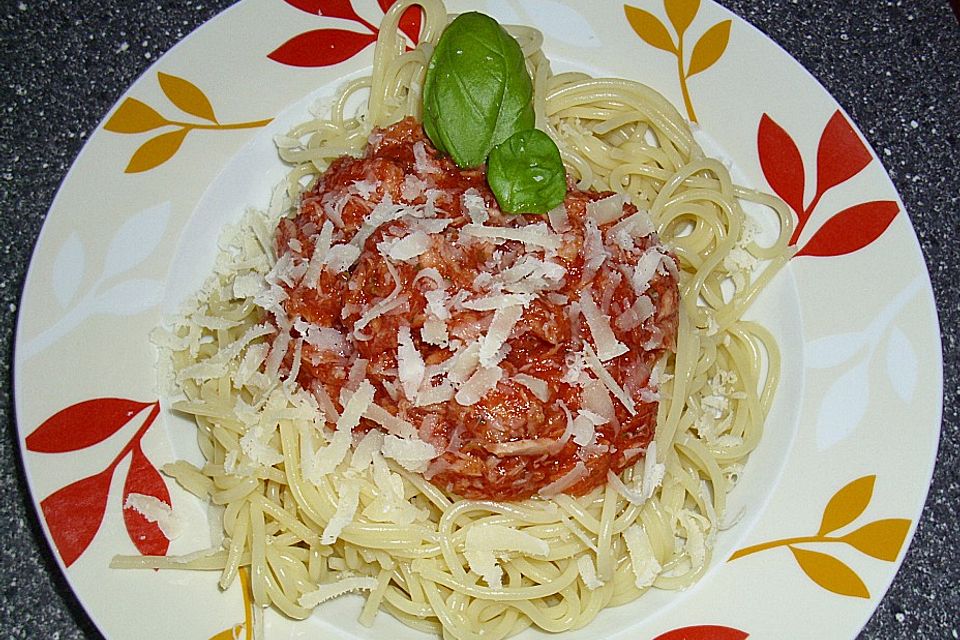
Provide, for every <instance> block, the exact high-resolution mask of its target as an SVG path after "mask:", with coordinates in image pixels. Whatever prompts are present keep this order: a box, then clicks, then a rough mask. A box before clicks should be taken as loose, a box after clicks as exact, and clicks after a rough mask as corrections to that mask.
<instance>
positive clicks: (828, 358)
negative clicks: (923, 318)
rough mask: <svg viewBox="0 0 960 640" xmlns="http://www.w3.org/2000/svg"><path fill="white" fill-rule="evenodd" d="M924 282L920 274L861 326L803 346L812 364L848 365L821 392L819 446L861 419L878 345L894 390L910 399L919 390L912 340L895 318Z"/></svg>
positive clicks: (833, 441) (843, 434) (836, 438)
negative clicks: (883, 352) (881, 350)
mask: <svg viewBox="0 0 960 640" xmlns="http://www.w3.org/2000/svg"><path fill="white" fill-rule="evenodd" d="M923 286H924V278H923V276H918V277H917V278H915V279H914V280H913V281H912V282H911V283H910V284H908V285H907V286H906V287H905V288H904V289H903V290H901V291H899V292H897V294H896V295H894V296H893V298H891V300H890V301H889V302H888V303H887V304H886V305H885V306H884V307H883V308H882V309H881V310H880V312H879V313H878V314H877V315H876V317H875V318H874V319H873V320H872V321H871V322H870V324H868V325H867V326H866V327H865V328H864V329H863V330H862V331H856V332H847V333H839V334H834V335H828V336H824V337H822V338H818V339H816V340H813V341H811V342H808V343H807V344H806V346H805V347H804V362H805V364H806V366H807V367H808V368H810V369H832V368H835V367H840V366H846V370H845V371H843V372H842V373H841V374H840V375H839V376H837V378H836V379H835V380H834V381H833V382H832V383H831V385H830V386H829V387H828V388H827V390H826V391H825V392H824V394H823V396H822V398H821V400H820V406H819V407H818V409H817V418H816V423H815V426H816V440H817V447H818V448H819V449H820V450H825V449H829V448H830V447H832V446H833V445H835V444H837V443H838V442H840V441H842V440H843V439H844V438H846V437H847V436H849V435H850V434H851V433H852V432H853V430H854V429H856V428H857V427H858V426H859V424H860V422H861V421H862V419H863V417H864V415H866V411H867V408H868V405H869V400H870V398H871V396H872V395H873V392H872V390H871V385H870V372H871V371H872V369H873V362H874V358H875V357H876V355H877V352H878V351H879V350H880V348H881V346H884V347H885V349H886V358H887V359H886V367H885V368H884V369H883V370H884V371H885V373H886V375H887V379H888V381H889V383H890V386H891V388H892V389H893V391H894V395H896V396H897V397H898V398H900V399H901V400H902V401H903V402H908V403H909V402H912V401H913V397H914V395H915V393H916V389H917V379H918V376H919V365H918V359H917V355H916V351H915V350H914V347H913V345H912V344H911V343H910V340H909V339H908V338H907V337H906V335H905V334H904V333H903V331H901V330H900V329H899V328H897V327H896V326H895V325H894V321H895V320H896V318H897V317H898V316H899V314H900V313H901V312H902V311H903V310H904V308H906V307H907V306H908V305H909V304H910V303H911V301H912V300H913V299H914V298H915V297H916V295H917V294H918V293H919V292H920V291H921V290H922V288H923Z"/></svg>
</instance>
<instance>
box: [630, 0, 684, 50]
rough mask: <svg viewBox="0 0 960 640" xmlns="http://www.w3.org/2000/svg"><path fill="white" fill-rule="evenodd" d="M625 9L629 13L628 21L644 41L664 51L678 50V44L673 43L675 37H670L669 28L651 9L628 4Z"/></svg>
mask: <svg viewBox="0 0 960 640" xmlns="http://www.w3.org/2000/svg"><path fill="white" fill-rule="evenodd" d="M623 9H624V12H625V13H626V15H627V22H629V23H630V26H631V27H633V30H634V31H636V32H637V35H638V36H640V37H641V38H642V39H643V41H644V42H646V43H647V44H649V45H650V46H651V47H656V48H657V49H662V50H663V51H669V52H670V53H676V52H677V48H676V45H674V44H673V38H671V37H670V34H669V33H668V32H667V28H666V27H665V26H663V23H662V22H660V20H658V19H657V17H656V16H655V15H653V14H652V13H650V12H649V11H644V10H643V9H637V8H636V7H631V6H627V5H624V7H623Z"/></svg>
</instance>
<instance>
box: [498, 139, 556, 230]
mask: <svg viewBox="0 0 960 640" xmlns="http://www.w3.org/2000/svg"><path fill="white" fill-rule="evenodd" d="M487 182H488V183H489V184H490V189H491V190H492V191H493V195H494V196H496V198H497V202H498V203H500V209H502V210H503V211H506V212H507V213H546V212H547V211H550V210H551V209H553V208H554V207H555V206H557V205H558V204H560V203H561V202H563V199H564V197H565V196H566V194H567V179H566V170H565V169H564V166H563V161H562V160H561V159H560V150H559V149H558V148H557V145H556V143H555V142H554V141H553V140H552V139H551V138H550V136H548V135H547V134H546V133H544V132H543V131H540V130H539V129H527V130H526V131H520V132H519V133H515V134H513V135H512V136H510V137H509V138H507V140H506V141H505V142H503V143H502V144H500V145H497V146H496V147H494V148H493V151H491V152H490V159H489V161H488V162H487Z"/></svg>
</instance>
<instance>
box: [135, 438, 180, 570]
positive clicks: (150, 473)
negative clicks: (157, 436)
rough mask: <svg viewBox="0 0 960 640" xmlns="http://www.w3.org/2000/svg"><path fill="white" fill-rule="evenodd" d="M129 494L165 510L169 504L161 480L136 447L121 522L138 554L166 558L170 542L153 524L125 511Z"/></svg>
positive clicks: (167, 495)
mask: <svg viewBox="0 0 960 640" xmlns="http://www.w3.org/2000/svg"><path fill="white" fill-rule="evenodd" d="M131 493H141V494H144V495H148V496H153V497H154V498H156V499H158V500H160V501H161V502H163V503H165V504H166V505H168V506H169V505H170V504H171V503H170V492H169V491H167V485H166V483H165V482H164V481H163V476H161V475H160V472H159V471H157V468H156V467H154V466H153V464H152V463H151V462H150V460H148V459H147V456H145V455H144V453H143V450H142V449H141V448H140V445H139V443H138V444H137V446H135V447H134V448H133V458H132V459H131V461H130V470H129V471H127V480H126V482H125V483H124V485H123V504H124V509H123V522H124V524H125V525H126V527H127V535H129V536H130V540H131V541H133V544H134V545H136V547H137V550H138V551H139V552H140V553H142V554H143V555H147V556H163V555H166V554H167V548H168V547H169V546H170V541H169V540H167V537H166V536H165V535H163V532H162V531H161V530H160V527H159V526H158V525H157V523H156V522H150V521H148V520H147V519H146V518H144V517H143V516H142V515H140V513H139V512H138V511H137V510H136V509H127V508H126V503H127V496H129V495H130V494H131Z"/></svg>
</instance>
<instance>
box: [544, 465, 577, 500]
mask: <svg viewBox="0 0 960 640" xmlns="http://www.w3.org/2000/svg"><path fill="white" fill-rule="evenodd" d="M588 474H589V471H588V470H587V467H586V465H585V464H583V462H581V461H579V460H578V461H577V464H575V465H573V468H572V469H570V471H568V472H566V473H565V474H563V475H562V476H560V477H559V478H557V479H556V480H554V481H553V482H551V483H550V484H548V485H546V486H544V487H541V489H540V491H539V492H538V493H539V494H540V495H541V496H544V497H547V498H549V497H550V496H555V495H557V494H560V493H563V492H564V491H566V490H567V489H569V488H570V487H572V486H573V485H575V484H577V483H578V482H579V481H580V480H582V479H583V478H585V477H586V476H587V475H588Z"/></svg>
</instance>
